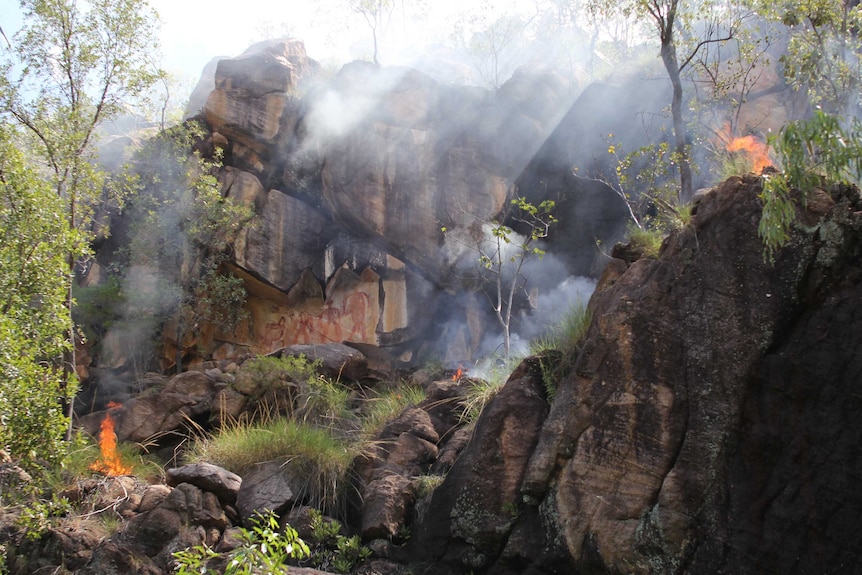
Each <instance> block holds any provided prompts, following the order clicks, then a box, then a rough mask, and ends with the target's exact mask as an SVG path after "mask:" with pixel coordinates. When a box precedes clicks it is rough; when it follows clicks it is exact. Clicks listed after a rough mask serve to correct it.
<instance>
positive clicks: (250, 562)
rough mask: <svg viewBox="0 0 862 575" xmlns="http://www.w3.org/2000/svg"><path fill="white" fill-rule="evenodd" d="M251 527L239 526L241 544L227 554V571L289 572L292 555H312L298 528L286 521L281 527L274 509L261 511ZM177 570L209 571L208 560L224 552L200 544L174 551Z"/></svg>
mask: <svg viewBox="0 0 862 575" xmlns="http://www.w3.org/2000/svg"><path fill="white" fill-rule="evenodd" d="M251 524H252V527H251V529H245V528H243V527H241V528H240V530H239V533H240V534H239V539H240V541H241V545H240V546H239V547H237V548H236V549H234V550H233V551H231V552H230V554H229V555H228V557H227V566H226V568H225V571H224V573H225V575H256V574H258V573H267V574H268V575H277V574H284V573H287V572H288V568H287V565H286V564H285V563H286V562H287V560H288V559H303V558H305V557H308V556H309V554H310V550H309V548H308V545H306V544H305V542H304V541H303V540H302V539H300V537H299V535H298V534H297V533H296V530H295V529H293V528H292V527H290V526H289V525H286V526H285V527H284V529H283V530H280V529H279V526H278V518H277V517H276V516H275V514H274V513H273V512H272V511H266V512H265V513H257V514H255V516H254V517H252V519H251ZM172 555H173V558H174V563H175V567H174V573H177V575H196V574H201V573H207V572H208V567H207V564H208V563H209V562H210V561H212V560H213V559H217V558H219V557H220V556H221V554H220V553H218V552H216V551H214V550H212V549H210V548H209V547H207V546H206V545H198V546H196V547H192V548H189V549H185V550H183V551H177V552H175V553H173V554H172Z"/></svg>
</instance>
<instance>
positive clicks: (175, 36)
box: [0, 0, 531, 74]
mask: <svg viewBox="0 0 862 575" xmlns="http://www.w3.org/2000/svg"><path fill="white" fill-rule="evenodd" d="M0 1H7V0H0ZM525 2H526V3H531V2H530V0H517V1H515V0H491V1H489V0H427V2H426V5H428V6H430V7H429V8H428V9H426V10H425V11H424V16H423V18H422V20H421V21H408V22H407V23H406V24H405V23H402V22H401V20H400V18H399V17H398V15H399V14H400V13H401V11H400V2H396V5H397V6H398V7H397V8H396V9H395V11H394V16H393V22H392V23H391V24H390V28H389V30H388V33H387V39H388V41H390V42H392V43H396V44H398V47H397V48H396V47H394V46H393V47H390V48H389V49H388V50H386V51H384V50H381V59H382V60H383V62H382V63H384V64H386V63H403V59H402V58H399V57H397V56H398V55H396V54H395V52H398V53H399V54H400V53H402V51H404V52H407V51H409V50H420V49H421V48H424V47H426V46H427V45H428V44H430V43H431V42H432V41H433V40H434V39H435V38H440V37H441V36H446V35H448V34H450V33H451V32H452V30H453V29H454V24H455V23H456V21H457V20H458V19H459V18H460V17H461V15H463V14H464V13H466V12H469V11H480V10H482V9H484V8H487V7H490V6H493V7H494V8H496V9H502V7H504V6H505V7H512V6H515V5H517V4H518V3H521V4H523V3H525ZM149 3H150V5H151V6H152V7H153V8H155V9H156V11H157V12H158V13H159V15H160V17H161V20H162V32H161V42H162V51H163V53H164V65H165V66H166V67H167V68H168V69H172V70H182V71H183V72H185V73H187V74H190V73H194V74H199V72H200V70H201V69H202V68H203V66H204V65H205V64H206V63H207V62H208V61H209V60H210V59H212V58H214V57H216V56H237V55H239V54H240V53H241V52H242V51H243V50H245V49H246V48H247V47H248V46H249V45H251V44H252V43H253V41H255V40H258V39H260V38H261V37H262V36H263V34H264V32H265V30H269V31H270V35H273V34H272V31H277V32H279V33H282V32H285V31H286V32H289V33H290V35H292V36H294V37H296V38H299V39H301V40H303V41H304V42H305V45H306V50H307V51H308V55H309V56H310V57H312V58H314V59H316V60H320V61H323V60H327V59H335V60H338V61H341V62H345V61H349V60H352V59H354V58H357V57H360V56H362V54H361V52H362V50H364V49H369V47H370V38H371V32H370V29H369V28H368V26H367V24H366V23H365V21H364V20H363V18H362V16H361V15H359V14H354V13H352V12H350V11H349V10H348V9H347V8H345V7H344V6H345V0H321V1H317V2H312V1H308V0H239V1H238V0H206V1H202V0H149ZM416 3H417V2H416V0H405V6H406V10H407V11H408V16H409V10H410V6H411V5H415V4H416ZM396 20H398V22H396ZM399 36H400V38H399ZM367 56H370V54H368V55H366V57H367ZM387 56H388V58H387ZM387 59H388V60H390V61H388V62H387Z"/></svg>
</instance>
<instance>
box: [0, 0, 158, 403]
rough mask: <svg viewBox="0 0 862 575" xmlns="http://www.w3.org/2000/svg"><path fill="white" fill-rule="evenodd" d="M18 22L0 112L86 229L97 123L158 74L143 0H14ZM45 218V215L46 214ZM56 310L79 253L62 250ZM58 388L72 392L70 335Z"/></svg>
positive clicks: (69, 215)
mask: <svg viewBox="0 0 862 575" xmlns="http://www.w3.org/2000/svg"><path fill="white" fill-rule="evenodd" d="M21 8H22V12H23V15H24V20H23V22H24V23H23V26H22V28H21V29H20V30H19V31H18V33H17V34H15V36H14V37H13V41H12V46H11V48H9V49H8V50H6V51H5V52H4V53H3V58H2V64H0V72H2V79H0V114H2V115H3V117H4V118H5V119H6V120H10V121H12V122H14V123H17V124H18V125H19V126H21V127H23V128H24V129H25V132H26V133H27V134H29V136H30V138H29V146H28V148H29V150H28V151H29V152H30V154H31V156H32V158H34V159H38V161H39V162H40V164H41V175H42V177H43V178H44V179H45V181H46V182H48V184H49V185H50V187H51V188H52V189H53V192H54V194H55V195H56V197H57V198H58V199H59V200H60V213H59V214H53V215H52V216H51V217H61V218H62V219H63V220H65V223H66V225H67V227H68V228H69V229H70V230H74V231H76V232H79V233H81V234H83V235H84V236H85V237H92V224H93V214H94V209H95V207H96V206H97V205H98V204H99V203H100V202H102V201H104V200H105V198H106V190H107V189H109V188H110V187H111V186H109V178H108V175H107V174H106V172H105V171H104V170H103V169H101V168H100V167H99V166H98V164H97V157H96V142H97V138H98V129H99V127H100V126H102V125H103V124H104V123H106V122H108V121H109V120H111V119H113V118H116V117H117V116H119V115H120V114H122V113H123V112H125V111H126V110H127V109H128V106H130V105H131V103H132V101H133V100H134V99H135V97H136V96H138V95H140V94H143V93H144V92H145V91H146V90H147V89H148V88H149V87H150V86H151V85H152V84H153V83H154V82H155V81H156V79H157V78H158V76H159V74H160V73H159V71H158V70H157V69H156V67H155V65H154V63H153V61H152V58H153V57H154V55H155V54H157V50H156V47H157V44H156V39H155V38H156V28H155V26H156V21H157V20H156V14H155V12H154V11H153V10H152V9H151V8H150V6H149V5H148V4H147V2H146V1H145V0H92V1H90V2H79V1H77V0H21ZM46 217H47V216H46ZM66 255H67V257H66V266H67V277H66V280H67V290H66V308H67V312H68V313H70V314H71V309H72V304H73V300H72V293H71V285H72V278H73V272H74V267H75V264H76V261H77V259H78V257H79V256H80V254H78V253H75V252H74V251H69V252H67V254H66ZM67 339H68V340H69V342H70V345H69V346H68V353H67V354H66V357H65V358H64V365H65V378H64V380H65V382H66V385H65V386H64V387H63V389H62V390H61V395H62V396H63V399H64V401H65V402H66V403H67V405H68V406H69V409H70V410H71V406H72V401H73V398H74V394H75V391H76V390H75V386H74V385H73V380H74V375H73V374H74V365H75V360H74V342H73V340H74V334H73V330H71V329H70V330H69V331H68V332H67Z"/></svg>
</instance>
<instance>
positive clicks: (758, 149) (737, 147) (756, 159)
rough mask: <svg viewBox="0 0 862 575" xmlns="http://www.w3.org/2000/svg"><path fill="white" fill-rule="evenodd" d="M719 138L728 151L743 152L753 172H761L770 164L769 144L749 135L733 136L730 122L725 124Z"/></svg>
mask: <svg viewBox="0 0 862 575" xmlns="http://www.w3.org/2000/svg"><path fill="white" fill-rule="evenodd" d="M721 139H722V141H723V142H725V146H724V147H725V149H726V150H727V151H728V152H745V154H746V156H747V157H748V159H749V161H750V162H751V171H753V172H754V173H755V174H760V173H762V172H763V170H764V168H767V167H768V166H771V165H772V160H770V159H769V146H768V145H766V142H764V141H763V140H760V139H759V138H757V137H755V136H751V135H749V136H741V137H739V138H734V137H733V136H732V134H731V130H730V124H725V126H724V132H723V134H722V135H721Z"/></svg>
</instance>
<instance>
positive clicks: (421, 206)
mask: <svg viewBox="0 0 862 575" xmlns="http://www.w3.org/2000/svg"><path fill="white" fill-rule="evenodd" d="M211 68H212V66H210V67H209V72H212V78H213V79H212V84H210V83H209V76H208V78H207V82H202V83H201V86H200V87H199V90H198V94H197V95H196V101H197V102H200V101H201V100H203V97H202V92H203V91H205V90H206V89H207V88H208V87H211V91H210V92H209V94H208V96H207V97H206V100H205V103H204V104H203V105H202V109H201V110H200V114H199V115H198V116H197V117H196V118H197V119H198V120H200V121H201V122H202V123H203V124H204V130H205V132H206V134H205V135H204V136H205V142H204V143H203V144H202V145H201V147H202V149H205V150H215V149H219V150H221V151H222V152H223V167H222V168H221V169H220V170H219V174H218V178H219V182H220V184H221V191H222V194H223V195H225V196H227V197H229V198H232V199H234V200H236V201H238V202H240V203H243V204H245V205H247V206H251V207H253V208H254V211H255V217H254V218H253V221H252V222H250V223H249V224H248V225H247V226H245V228H244V229H243V230H242V231H241V232H240V233H239V235H238V237H237V239H236V240H235V241H234V242H233V245H232V246H231V247H230V249H229V250H228V251H229V252H230V261H229V262H227V263H225V264H224V265H223V269H224V270H225V271H229V272H231V273H233V274H234V275H236V276H238V277H240V278H242V280H243V281H244V284H245V288H246V290H247V292H248V294H249V298H248V301H247V304H246V308H247V312H248V318H249V319H248V320H247V321H244V322H243V323H242V324H241V325H240V326H239V327H237V328H236V329H231V330H230V331H226V330H223V329H222V328H221V326H219V325H215V324H213V323H208V322H202V323H200V324H197V325H196V329H195V334H190V333H188V330H187V331H186V333H184V334H183V341H177V338H178V337H179V336H178V334H177V332H176V329H175V328H174V327H173V326H172V325H171V324H170V322H169V323H168V325H166V327H165V329H164V330H163V331H162V332H161V333H162V337H163V346H162V347H163V349H162V350H161V354H160V355H161V357H160V365H159V369H162V370H168V369H172V368H173V366H174V364H175V362H176V358H177V357H178V355H179V356H180V357H181V361H182V364H183V365H182V367H183V368H189V367H193V366H195V365H196V364H197V363H198V362H201V361H207V360H223V359H229V358H236V357H238V356H241V355H248V354H252V355H256V354H269V353H272V352H274V351H276V350H279V349H282V348H284V347H287V346H291V345H297V344H298V345H302V344H324V343H326V344H328V343H333V344H341V343H349V344H353V345H360V346H371V347H374V348H379V349H382V350H383V353H382V354H381V357H382V359H381V361H380V362H379V363H380V364H381V365H382V364H387V365H391V366H394V367H399V366H404V365H409V364H411V363H413V362H415V361H416V359H417V354H419V353H420V352H421V351H423V350H424V351H426V352H427V350H428V349H432V348H434V347H435V346H438V345H439V347H443V348H444V353H445V352H446V351H447V349H446V348H447V347H451V346H453V345H454V346H457V348H458V349H457V351H451V354H452V355H455V356H457V359H459V360H464V359H469V358H470V357H471V356H472V355H474V354H475V353H476V352H477V351H478V348H479V346H480V345H481V343H482V339H483V335H484V334H483V333H482V330H481V329H477V326H480V325H481V323H482V322H481V321H479V322H477V321H476V320H483V321H484V315H490V314H488V312H487V309H486V306H484V305H483V304H484V302H481V301H480V302H479V304H477V303H476V301H477V300H476V299H475V298H460V297H454V296H453V294H456V295H459V292H460V294H463V293H464V292H466V291H469V289H475V288H467V287H466V286H465V284H464V281H465V280H464V279H463V277H462V276H463V275H464V274H458V273H453V270H454V268H455V266H456V265H459V264H461V265H463V261H462V260H463V259H464V258H469V261H470V263H471V264H472V265H473V266H475V264H476V261H477V259H478V256H477V255H476V254H474V253H473V252H470V251H469V250H466V249H465V248H464V246H462V245H457V246H452V245H449V244H447V241H446V234H444V232H443V228H446V229H447V230H451V231H452V232H453V234H455V235H456V236H457V237H463V238H468V239H469V241H472V242H474V243H475V242H476V241H478V240H477V239H476V238H477V237H478V236H481V232H480V230H481V224H482V222H487V221H489V220H491V219H493V218H494V217H496V216H497V215H498V214H500V213H501V211H502V210H503V208H504V207H505V206H506V205H507V203H508V200H509V199H510V198H511V196H512V194H513V193H514V189H513V187H512V185H513V182H514V180H515V178H516V177H517V175H518V174H519V173H520V171H521V170H522V169H523V167H524V166H525V165H526V164H527V163H528V162H529V161H530V158H532V156H533V155H534V154H535V152H536V150H537V149H539V147H540V146H541V145H542V143H543V142H544V140H545V138H546V137H547V135H548V134H549V133H550V131H551V130H552V128H553V126H554V124H555V123H556V122H557V120H558V119H559V117H560V116H562V114H563V112H564V111H565V109H566V108H567V107H568V105H569V104H570V102H571V99H572V96H571V94H572V90H571V85H570V83H569V82H567V81H565V80H563V79H562V78H561V77H560V76H558V75H557V74H555V73H551V72H546V71H541V70H531V69H522V70H519V71H518V73H517V74H516V75H515V76H514V77H513V78H512V80H511V81H510V82H508V83H506V84H505V85H504V86H502V87H501V88H500V89H499V90H496V91H491V90H485V89H480V88H475V87H469V86H459V85H455V84H451V85H449V84H443V83H440V82H438V81H436V80H434V79H432V78H431V77H430V76H427V75H425V74H424V73H422V72H419V71H418V70H414V69H410V68H395V67H392V68H380V67H378V66H376V65H372V64H369V63H363V62H353V63H350V64H347V65H345V66H344V67H343V68H342V69H341V70H339V71H338V72H337V73H336V74H335V75H334V76H333V77H332V78H330V79H324V78H323V75H322V67H321V66H320V65H319V64H318V63H317V62H316V61H315V60H313V59H312V58H310V57H309V56H308V55H307V54H306V52H305V47H304V45H303V43H302V42H301V41H298V40H273V41H266V42H262V43H259V44H256V45H254V46H252V47H251V48H249V49H248V50H247V51H246V52H245V53H243V54H242V55H240V56H239V57H236V58H228V59H222V60H219V61H218V63H217V64H216V65H215V69H214V71H213V70H211ZM199 107H201V104H200V103H196V104H195V105H194V107H193V109H197V108H199ZM118 227H120V226H118ZM129 227H130V228H133V227H134V226H129ZM477 234H478V236H477ZM186 265H188V262H187V263H186ZM150 275H151V276H152V275H154V274H150ZM128 281H129V284H128V285H129V287H130V289H135V290H137V289H140V290H144V289H145V287H146V286H144V285H143V283H142V282H143V279H141V280H140V281H138V282H135V281H134V278H129V279H128ZM465 302H466V303H465ZM477 305H478V307H477ZM482 312H484V315H483V313H482ZM450 320H451V321H450ZM489 321H490V319H489ZM447 323H449V324H450V325H455V323H459V324H460V325H461V327H460V328H459V329H460V333H459V334H453V333H447V334H445V335H440V336H439V342H437V341H433V342H428V341H427V338H428V334H429V333H437V334H442V332H443V329H440V328H439V327H440V326H443V325H446V324H447ZM468 324H471V326H470V327H469V328H468V327H467V325H468ZM489 325H490V324H489ZM450 329H454V328H450ZM494 329H496V328H494ZM105 340H106V342H113V344H112V345H111V346H107V345H106V346H105V349H108V347H110V349H111V351H112V352H113V353H112V355H111V359H112V361H111V362H110V367H111V369H114V370H122V369H124V368H125V369H128V368H129V367H130V366H131V364H132V360H131V359H130V357H131V354H129V353H124V352H123V351H122V350H121V349H120V348H122V347H124V346H126V345H130V344H128V343H127V342H125V341H119V340H118V337H117V336H116V335H113V334H108V336H106V337H105ZM178 347H179V348H181V353H180V354H177V352H176V350H177V348H178ZM99 349H102V348H99ZM434 351H435V352H436V351H437V350H434ZM437 355H442V354H437ZM99 359H100V358H98V357H96V358H95V361H96V362H97V363H98V361H99ZM106 359H107V354H106ZM106 365H107V364H106Z"/></svg>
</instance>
